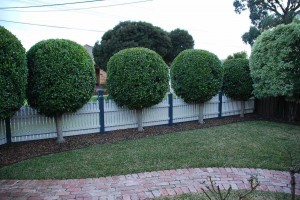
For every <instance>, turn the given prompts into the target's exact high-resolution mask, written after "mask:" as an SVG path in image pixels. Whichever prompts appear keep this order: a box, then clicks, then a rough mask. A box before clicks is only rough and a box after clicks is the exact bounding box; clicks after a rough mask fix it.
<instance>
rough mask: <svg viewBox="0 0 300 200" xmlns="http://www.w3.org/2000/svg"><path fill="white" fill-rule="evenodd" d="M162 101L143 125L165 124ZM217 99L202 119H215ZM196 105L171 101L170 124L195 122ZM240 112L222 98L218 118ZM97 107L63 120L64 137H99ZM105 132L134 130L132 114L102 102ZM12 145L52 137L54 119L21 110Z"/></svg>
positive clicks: (250, 105) (249, 108) (0, 128)
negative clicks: (92, 135)
mask: <svg viewBox="0 0 300 200" xmlns="http://www.w3.org/2000/svg"><path fill="white" fill-rule="evenodd" d="M168 102H169V101H168V98H165V99H164V100H163V101H162V102H161V103H159V104H157V105H155V106H152V107H151V108H147V109H144V110H143V125H144V126H154V125H163V124H168V123H169V103H168ZM218 106H219V97H218V95H216V96H215V97H213V98H212V99H211V100H210V101H208V102H206V103H205V104H204V119H207V118H216V117H218V114H219V112H218ZM253 110H254V100H253V99H251V100H249V101H247V102H246V104H245V113H252V112H253ZM198 111H199V105H197V104H187V103H185V102H184V101H183V100H182V99H180V98H177V97H176V98H173V122H174V123H179V122H186V121H193V120H197V118H198ZM239 112H240V102H238V101H233V100H231V99H229V98H227V97H226V96H223V97H222V116H231V115H237V114H239ZM99 113H100V110H99V103H98V102H94V103H87V104H86V105H84V106H83V107H82V108H81V109H80V110H78V111H77V112H76V113H70V114H65V115H64V116H63V134H64V136H72V135H81V134H89V133H99V130H100V122H99V121H100V119H99ZM104 124H105V131H113V130H120V129H128V128H137V126H138V125H137V119H136V112H135V110H129V109H127V108H120V107H119V106H117V105H116V103H115V102H114V101H112V100H104ZM11 132H12V135H11V140H12V142H20V141H29V140H38V139H46V138H54V137H56V136H57V135H56V130H55V124H54V119H53V118H50V117H45V116H43V115H40V114H38V113H37V111H36V110H34V109H32V108H30V107H29V106H23V107H22V108H21V109H20V110H19V111H18V112H17V113H16V114H15V115H14V116H13V117H12V118H11ZM6 142H7V140H6V133H5V122H4V121H0V145H1V144H5V143H6Z"/></svg>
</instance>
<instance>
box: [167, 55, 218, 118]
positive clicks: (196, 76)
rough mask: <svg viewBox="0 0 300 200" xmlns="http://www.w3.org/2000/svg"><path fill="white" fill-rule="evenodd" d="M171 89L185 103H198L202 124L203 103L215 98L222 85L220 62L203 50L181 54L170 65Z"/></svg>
mask: <svg viewBox="0 0 300 200" xmlns="http://www.w3.org/2000/svg"><path fill="white" fill-rule="evenodd" d="M171 80H172V87H173V89H174V91H175V93H176V95H178V96H180V97H182V98H183V99H184V101H185V102H187V103H199V104H200V113H199V122H200V123H203V103H204V102H206V101H208V100H210V99H211V98H212V97H213V96H215V95H216V94H217V93H218V91H219V89H220V87H221V84H222V68H221V61H220V60H219V59H218V57H217V56H216V55H214V54H213V53H210V52H208V51H205V50H196V49H190V50H185V51H183V52H181V53H180V54H179V55H178V56H177V57H176V58H175V59H174V61H173V63H172V65H171Z"/></svg>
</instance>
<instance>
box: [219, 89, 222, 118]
mask: <svg viewBox="0 0 300 200" xmlns="http://www.w3.org/2000/svg"><path fill="white" fill-rule="evenodd" d="M222 96H223V92H219V108H218V111H219V116H218V117H219V118H222Z"/></svg>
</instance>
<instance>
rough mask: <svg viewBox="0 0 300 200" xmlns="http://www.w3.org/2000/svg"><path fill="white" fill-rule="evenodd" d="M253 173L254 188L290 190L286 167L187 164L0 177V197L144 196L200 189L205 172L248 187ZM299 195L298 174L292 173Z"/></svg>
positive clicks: (219, 182) (218, 181) (224, 185)
mask: <svg viewBox="0 0 300 200" xmlns="http://www.w3.org/2000/svg"><path fill="white" fill-rule="evenodd" d="M251 175H256V176H257V177H258V180H259V182H260V186H259V187H258V188H257V190H262V191H270V192H285V193H290V175H289V173H288V172H286V171H276V170H266V169H248V168H188V169H177V170H163V171H155V172H145V173H137V174H128V175H121V176H111V177H101V178H89V179H67V180H0V199H15V198H19V197H22V199H75V198H76V199H80V198H82V199H83V198H84V199H125V200H135V199H147V198H154V197H160V196H172V195H180V194H183V193H193V192H202V190H201V188H204V187H205V183H203V182H204V181H206V184H208V179H207V178H208V176H211V177H212V180H213V181H214V182H215V183H216V184H217V185H219V186H220V188H221V189H227V188H228V187H229V186H230V185H231V186H232V189H234V190H241V189H249V183H248V179H249V178H250V176H251ZM296 194H297V195H300V174H296Z"/></svg>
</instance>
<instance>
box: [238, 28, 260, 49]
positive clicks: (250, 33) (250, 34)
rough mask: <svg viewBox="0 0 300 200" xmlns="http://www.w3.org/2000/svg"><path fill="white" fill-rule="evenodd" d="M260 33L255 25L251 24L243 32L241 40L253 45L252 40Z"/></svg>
mask: <svg viewBox="0 0 300 200" xmlns="http://www.w3.org/2000/svg"><path fill="white" fill-rule="evenodd" d="M260 34H261V31H260V30H258V29H257V28H256V27H254V26H251V27H250V29H249V31H248V32H246V33H244V34H243V35H242V40H243V42H245V43H246V44H247V43H248V44H250V45H251V46H253V44H254V41H255V40H256V38H257V37H258V36H259V35H260Z"/></svg>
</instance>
